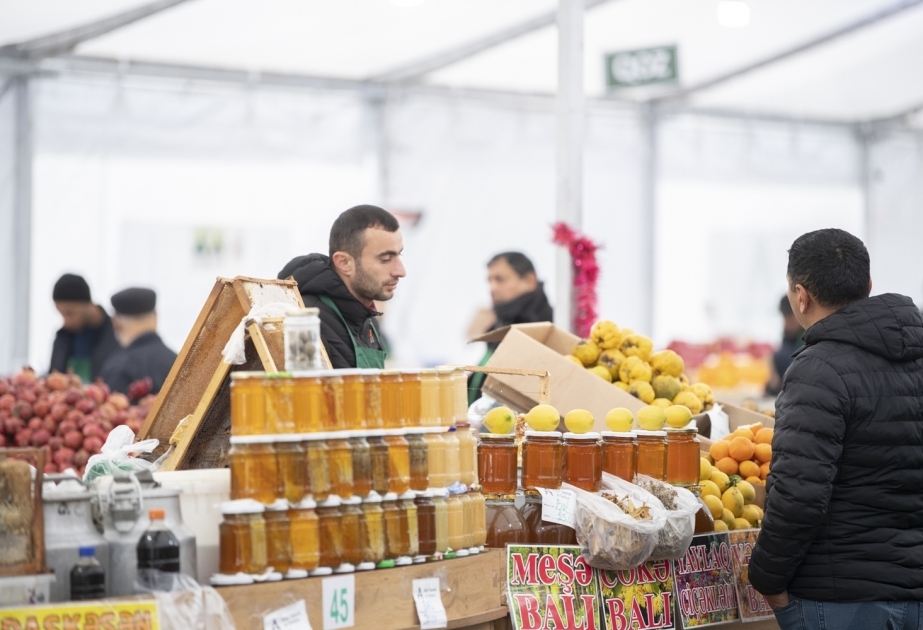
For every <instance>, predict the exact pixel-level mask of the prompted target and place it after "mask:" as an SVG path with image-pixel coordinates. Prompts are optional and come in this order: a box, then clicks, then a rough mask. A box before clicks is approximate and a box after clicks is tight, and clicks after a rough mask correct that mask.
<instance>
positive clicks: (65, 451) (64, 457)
mask: <svg viewBox="0 0 923 630" xmlns="http://www.w3.org/2000/svg"><path fill="white" fill-rule="evenodd" d="M74 453H75V451H74V449H71V448H67V447H64V448H62V449H61V450H59V451H58V452H57V453H55V454H54V457H53V459H54V463H55V464H58V465H59V466H60V465H61V464H70V463H71V462H73V461H74Z"/></svg>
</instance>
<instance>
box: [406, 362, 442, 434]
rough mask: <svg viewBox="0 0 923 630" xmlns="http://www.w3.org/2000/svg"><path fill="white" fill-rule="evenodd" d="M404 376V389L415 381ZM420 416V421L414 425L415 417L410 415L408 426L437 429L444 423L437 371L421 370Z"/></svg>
mask: <svg viewBox="0 0 923 630" xmlns="http://www.w3.org/2000/svg"><path fill="white" fill-rule="evenodd" d="M408 376H409V375H408V374H407V373H405V374H404V387H405V388H407V387H408V386H409V385H410V384H411V383H413V381H412V380H411V378H408ZM419 378H420V414H419V421H418V422H417V423H413V418H414V416H410V415H409V414H408V420H410V422H408V426H424V427H436V426H439V425H440V424H441V423H442V411H441V408H440V404H441V400H440V391H439V374H438V373H437V372H436V370H420V374H419Z"/></svg>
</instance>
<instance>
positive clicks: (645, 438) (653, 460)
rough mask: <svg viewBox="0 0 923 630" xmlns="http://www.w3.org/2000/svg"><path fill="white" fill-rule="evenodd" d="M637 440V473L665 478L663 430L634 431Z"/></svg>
mask: <svg viewBox="0 0 923 630" xmlns="http://www.w3.org/2000/svg"><path fill="white" fill-rule="evenodd" d="M634 434H635V438H636V439H637V440H638V466H637V472H638V474H639V475H647V476H648V477H653V478H654V479H659V480H660V481H666V480H667V440H666V437H667V434H666V432H664V431H634Z"/></svg>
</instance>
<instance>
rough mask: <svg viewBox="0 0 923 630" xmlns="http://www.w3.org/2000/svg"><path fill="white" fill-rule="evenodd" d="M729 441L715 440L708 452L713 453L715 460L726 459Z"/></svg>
mask: <svg viewBox="0 0 923 630" xmlns="http://www.w3.org/2000/svg"><path fill="white" fill-rule="evenodd" d="M728 447H729V445H728V443H727V442H715V443H714V444H712V445H711V448H710V449H708V454H709V455H711V456H712V457H713V458H714V460H715V462H717V461H718V460H720V459H724V458H725V457H727V456H728Z"/></svg>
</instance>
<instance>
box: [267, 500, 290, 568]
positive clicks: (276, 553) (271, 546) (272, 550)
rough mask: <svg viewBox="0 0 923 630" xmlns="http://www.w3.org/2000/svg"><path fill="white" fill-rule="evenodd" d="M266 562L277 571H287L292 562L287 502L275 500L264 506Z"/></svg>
mask: <svg viewBox="0 0 923 630" xmlns="http://www.w3.org/2000/svg"><path fill="white" fill-rule="evenodd" d="M263 518H264V519H265V521H266V564H267V565H268V566H271V567H272V568H273V570H274V571H276V572H278V573H282V574H283V575H284V574H285V573H288V570H289V566H290V565H291V562H292V536H291V530H290V527H289V520H288V502H287V501H284V500H282V501H276V502H275V503H274V504H272V505H271V506H267V507H266V512H265V514H264V515H263Z"/></svg>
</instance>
